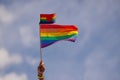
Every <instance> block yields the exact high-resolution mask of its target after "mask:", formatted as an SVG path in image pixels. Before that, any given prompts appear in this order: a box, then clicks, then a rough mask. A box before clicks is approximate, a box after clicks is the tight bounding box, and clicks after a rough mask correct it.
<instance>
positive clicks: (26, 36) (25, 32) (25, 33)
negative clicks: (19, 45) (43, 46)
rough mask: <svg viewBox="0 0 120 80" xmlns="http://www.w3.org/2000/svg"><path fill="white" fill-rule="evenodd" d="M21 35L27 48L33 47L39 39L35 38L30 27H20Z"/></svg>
mask: <svg viewBox="0 0 120 80" xmlns="http://www.w3.org/2000/svg"><path fill="white" fill-rule="evenodd" d="M20 35H21V39H22V42H23V44H24V45H25V46H32V44H33V43H35V42H37V38H35V37H34V35H33V31H32V29H31V28H30V27H26V26H23V27H20Z"/></svg>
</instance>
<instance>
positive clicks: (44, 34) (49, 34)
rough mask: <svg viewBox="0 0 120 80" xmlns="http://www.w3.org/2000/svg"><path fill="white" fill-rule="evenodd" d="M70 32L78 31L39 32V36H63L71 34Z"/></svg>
mask: <svg viewBox="0 0 120 80" xmlns="http://www.w3.org/2000/svg"><path fill="white" fill-rule="evenodd" d="M72 34H78V31H70V32H57V33H56V32H55V33H54V32H52V33H41V36H42V37H45V36H51V37H53V36H65V35H72Z"/></svg>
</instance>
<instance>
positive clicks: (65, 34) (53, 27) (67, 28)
mask: <svg viewBox="0 0 120 80" xmlns="http://www.w3.org/2000/svg"><path fill="white" fill-rule="evenodd" d="M77 35H78V28H77V27H76V26H74V25H58V24H40V40H41V48H44V47H47V46H49V45H51V44H53V43H55V42H57V41H61V40H67V41H72V42H75V40H76V36H77Z"/></svg>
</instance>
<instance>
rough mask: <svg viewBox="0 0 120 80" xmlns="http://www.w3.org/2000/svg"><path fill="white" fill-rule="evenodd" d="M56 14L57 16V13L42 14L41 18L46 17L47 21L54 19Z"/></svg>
mask: <svg viewBox="0 0 120 80" xmlns="http://www.w3.org/2000/svg"><path fill="white" fill-rule="evenodd" d="M54 16H55V14H40V18H41V17H45V18H46V20H47V21H51V20H53V17H54Z"/></svg>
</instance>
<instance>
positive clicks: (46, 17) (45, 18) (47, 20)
mask: <svg viewBox="0 0 120 80" xmlns="http://www.w3.org/2000/svg"><path fill="white" fill-rule="evenodd" d="M55 19H56V14H40V24H51V23H54V22H55Z"/></svg>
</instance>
